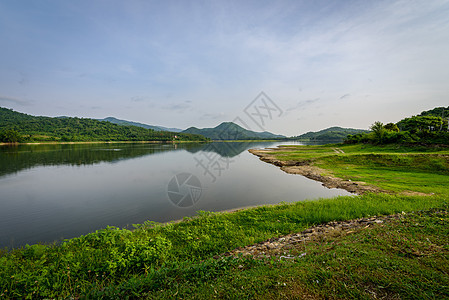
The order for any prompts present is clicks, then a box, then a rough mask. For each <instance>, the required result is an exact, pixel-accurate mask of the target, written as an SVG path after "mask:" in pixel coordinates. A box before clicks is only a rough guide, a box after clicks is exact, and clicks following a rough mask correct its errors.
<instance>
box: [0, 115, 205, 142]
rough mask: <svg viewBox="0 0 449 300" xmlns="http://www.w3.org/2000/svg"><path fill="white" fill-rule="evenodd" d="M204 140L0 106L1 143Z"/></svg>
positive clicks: (197, 136) (198, 137)
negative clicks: (23, 111)
mask: <svg viewBox="0 0 449 300" xmlns="http://www.w3.org/2000/svg"><path fill="white" fill-rule="evenodd" d="M174 139H175V140H194V141H205V140H207V139H206V138H205V137H203V136H201V135H195V134H187V133H174V132H168V131H154V130H152V129H146V128H142V127H137V126H122V125H118V124H113V123H110V122H102V121H97V120H93V119H85V118H71V117H59V118H52V117H42V116H31V115H27V114H24V113H19V112H16V111H13V110H11V109H7V108H3V107H0V142H33V141H76V142H77V141H171V140H174Z"/></svg>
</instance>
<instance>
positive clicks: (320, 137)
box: [294, 126, 369, 141]
mask: <svg viewBox="0 0 449 300" xmlns="http://www.w3.org/2000/svg"><path fill="white" fill-rule="evenodd" d="M367 132H369V130H364V129H354V128H342V127H337V126H335V127H330V128H327V129H323V130H320V131H316V132H312V131H309V132H307V133H304V134H301V135H299V136H297V137H294V139H296V140H303V141H342V140H343V139H345V138H346V137H347V136H348V134H357V133H367Z"/></svg>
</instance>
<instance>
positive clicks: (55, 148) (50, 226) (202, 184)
mask: <svg viewBox="0 0 449 300" xmlns="http://www.w3.org/2000/svg"><path fill="white" fill-rule="evenodd" d="M280 144H292V142H290V143H286V142H284V143H280V142H276V143H274V142H221V143H218V142H217V143H208V144H196V143H183V144H171V143H170V144H150V143H132V144H129V143H113V144H54V145H50V144H43V145H13V146H0V248H3V247H9V248H12V247H20V246H23V245H25V244H34V243H38V242H43V243H51V242H53V241H61V240H62V239H65V238H72V237H77V236H80V235H83V234H86V233H89V232H93V231H95V230H98V229H101V228H105V227H106V226H108V225H110V226H117V227H126V226H129V227H131V225H132V224H138V223H143V222H145V221H147V220H150V221H155V222H167V221H171V220H178V219H182V218H183V217H185V216H193V215H195V213H196V212H197V211H200V210H204V211H224V210H230V209H235V208H240V207H247V206H255V205H263V204H276V203H280V202H296V201H301V200H304V199H317V198H320V197H333V196H337V195H349V193H348V192H346V191H344V190H340V189H327V188H325V187H323V186H322V185H321V183H319V182H315V181H313V180H310V179H307V178H305V177H302V176H299V175H291V174H286V173H284V172H282V171H281V170H280V169H279V168H278V167H276V166H273V165H271V164H267V163H264V162H262V161H260V160H259V158H258V157H256V156H254V155H252V154H250V153H249V152H248V151H247V150H248V149H251V148H266V147H275V146H277V145H280Z"/></svg>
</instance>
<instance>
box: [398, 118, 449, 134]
mask: <svg viewBox="0 0 449 300" xmlns="http://www.w3.org/2000/svg"><path fill="white" fill-rule="evenodd" d="M443 124H444V123H443V119H442V118H441V117H435V116H430V115H428V116H413V117H411V118H405V119H403V120H401V121H399V122H398V126H399V128H401V130H407V131H410V132H423V133H428V132H431V131H439V130H440V128H442V126H443Z"/></svg>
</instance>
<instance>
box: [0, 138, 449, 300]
mask: <svg viewBox="0 0 449 300" xmlns="http://www.w3.org/2000/svg"><path fill="white" fill-rule="evenodd" d="M283 149H284V148H283ZM335 149H338V150H339V151H335ZM284 150H285V151H281V152H279V153H278V155H279V157H280V158H282V159H288V160H292V159H293V160H298V161H304V160H307V161H308V162H309V163H312V164H319V165H320V166H321V167H323V168H326V169H327V170H329V172H332V173H333V174H334V175H336V176H342V177H345V176H346V178H348V179H349V178H353V179H355V177H354V176H359V177H360V178H357V180H359V179H362V180H364V181H366V182H368V183H372V184H378V185H379V186H382V187H384V188H390V189H391V190H394V191H396V192H397V193H395V194H391V195H390V194H366V195H363V196H346V197H337V198H333V199H321V200H318V201H304V202H298V203H294V204H280V205H275V206H263V207H257V208H253V209H247V210H241V211H237V212H234V213H208V212H199V215H198V216H197V217H195V218H186V219H185V220H184V221H183V222H179V223H170V224H165V225H163V224H155V223H152V222H147V223H145V224H141V225H135V228H134V230H128V229H118V228H114V227H109V228H106V229H103V230H99V231H97V232H95V233H91V234H88V235H85V236H82V237H79V238H75V239H71V240H67V241H65V242H63V243H62V244H59V245H56V244H55V245H32V246H26V247H25V248H23V249H12V250H5V251H3V253H2V254H1V256H0V295H1V296H2V297H5V298H34V297H39V298H65V297H74V298H78V297H86V298H108V299H109V298H117V299H123V298H127V297H129V298H151V299H152V298H161V299H167V298H207V299H209V298H212V297H218V298H235V299H242V298H261V299H267V298H285V297H289V298H295V297H296V298H376V297H390V298H440V299H441V298H447V297H449V287H448V282H449V275H448V274H449V267H448V266H449V238H448V237H449V231H448V230H449V226H448V221H449V217H448V215H447V208H448V207H447V206H448V194H449V193H448V192H449V180H448V176H447V175H448V173H449V165H448V151H447V148H426V147H422V146H417V147H413V148H407V147H405V146H400V145H394V146H393V145H388V146H383V147H381V146H373V145H328V146H308V147H300V146H299V147H298V146H293V147H285V149H284ZM340 150H342V151H340ZM431 161H433V162H434V164H433V165H429V162H431ZM435 166H438V168H437V167H435ZM368 170H371V172H369V171H368ZM373 170H374V172H373ZM373 174H374V175H373ZM410 176H415V177H410ZM397 178H399V179H400V178H403V179H402V180H397ZM410 178H411V179H410ZM419 178H425V179H423V180H424V181H423V182H418V183H415V182H414V180H415V179H419ZM403 191H420V192H424V193H426V194H427V195H425V196H424V195H421V194H413V193H408V194H403V193H402V192H403ZM393 213H401V214H403V215H404V218H401V219H400V220H397V221H394V222H391V223H387V224H384V225H383V226H381V225H379V226H374V227H372V228H365V229H360V230H356V231H354V232H351V233H350V234H347V235H341V236H336V237H331V236H329V237H320V238H318V239H316V240H312V241H309V242H307V243H304V244H303V245H302V246H301V247H302V248H297V249H296V250H297V251H300V252H298V253H306V254H305V255H297V254H298V253H294V252H293V253H292V255H293V256H296V258H295V259H291V260H286V261H284V260H282V261H279V260H276V259H266V260H256V259H252V258H248V257H237V258H232V257H225V256H224V255H222V254H223V253H225V252H227V251H230V250H232V249H235V248H237V247H242V246H246V245H250V244H254V243H258V242H261V241H264V240H267V239H269V238H272V237H277V236H281V235H285V234H289V233H292V232H299V231H302V230H304V229H306V228H308V227H309V226H311V225H316V224H322V223H325V222H329V221H335V220H336V221H338V220H348V219H354V218H360V217H366V216H373V215H387V214H393Z"/></svg>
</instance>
